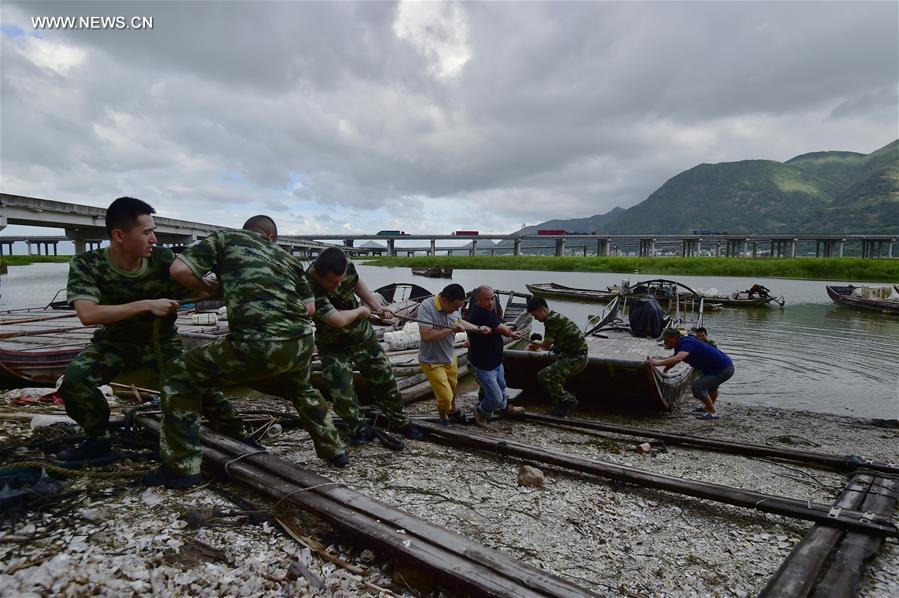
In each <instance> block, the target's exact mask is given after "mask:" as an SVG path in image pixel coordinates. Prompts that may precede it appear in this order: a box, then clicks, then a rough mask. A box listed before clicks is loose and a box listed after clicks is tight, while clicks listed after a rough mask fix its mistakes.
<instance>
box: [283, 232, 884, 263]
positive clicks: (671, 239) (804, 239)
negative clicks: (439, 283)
mask: <svg viewBox="0 0 899 598" xmlns="http://www.w3.org/2000/svg"><path fill="white" fill-rule="evenodd" d="M295 238H297V239H309V240H311V239H317V240H319V241H342V242H343V244H344V246H345V247H353V246H354V245H355V242H356V241H372V240H375V241H381V242H384V243H386V248H385V249H381V250H379V249H377V248H371V247H366V248H360V249H365V250H366V251H368V252H378V253H380V252H386V253H387V255H390V256H393V255H398V254H402V253H405V254H407V255H414V254H416V253H424V254H426V255H437V253H438V252H446V253H447V255H452V254H453V253H458V252H464V253H468V254H469V255H478V254H482V255H483V254H485V253H489V254H491V255H495V254H497V253H506V254H511V255H522V254H523V253H524V251H535V250H538V251H539V250H544V249H546V250H551V251H552V253H553V254H554V255H556V256H562V255H565V254H566V244H576V245H578V246H579V247H580V251H579V253H580V252H582V253H583V255H588V254H589V255H599V256H608V255H621V254H623V253H624V251H625V250H626V249H634V253H636V255H639V256H641V257H650V256H654V255H671V254H676V255H681V256H684V257H692V256H698V255H701V254H702V253H703V249H705V253H706V254H711V255H720V256H729V257H737V256H746V257H759V256H761V255H767V256H770V257H797V248H798V246H799V244H800V243H803V244H811V243H814V244H815V256H816V257H843V254H844V251H845V247H846V245H847V244H855V245H856V246H857V247H858V248H859V255H861V257H865V258H893V257H897V256H895V252H894V246H895V243H896V240H897V238H899V233H897V234H893V235H828V234H801V235H799V234H797V235H785V234H775V235H762V234H755V235H600V234H592V235H586V234H571V233H567V234H564V235H504V234H497V235H490V234H478V235H419V234H416V235H410V234H399V235H362V234H360V235H351V236H350V235H346V234H341V235H302V236H299V237H295ZM448 240H453V241H457V242H458V241H463V242H465V245H464V246H459V245H455V246H450V245H444V246H438V245H437V242H438V241H448ZM482 240H483V241H498V242H502V241H511V245H508V244H507V245H506V246H505V247H496V246H490V247H486V248H485V247H483V246H482V248H481V249H479V248H478V242H479V241H482ZM398 241H399V242H403V243H410V242H415V241H427V242H428V244H427V245H405V246H398V245H397V242H398ZM525 241H540V242H541V244H539V245H535V244H533V243H530V244H526V243H524V242H525Z"/></svg>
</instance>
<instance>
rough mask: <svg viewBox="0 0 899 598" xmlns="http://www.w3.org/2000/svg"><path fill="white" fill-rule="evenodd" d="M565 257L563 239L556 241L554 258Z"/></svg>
mask: <svg viewBox="0 0 899 598" xmlns="http://www.w3.org/2000/svg"><path fill="white" fill-rule="evenodd" d="M563 255H565V239H556V257H562V256H563Z"/></svg>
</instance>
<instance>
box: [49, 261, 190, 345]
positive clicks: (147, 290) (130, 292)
mask: <svg viewBox="0 0 899 598" xmlns="http://www.w3.org/2000/svg"><path fill="white" fill-rule="evenodd" d="M174 260H175V254H174V253H172V250H171V249H166V248H164V247H154V248H153V252H152V253H151V254H150V256H149V257H146V258H144V259H143V260H142V261H141V265H140V267H139V268H138V269H137V270H135V271H133V272H128V271H126V270H122V269H120V268H118V267H117V266H115V265H114V264H113V263H112V262H111V261H110V260H109V249H97V250H94V251H88V252H87V253H81V254H78V255H76V256H75V257H73V258H72V261H71V262H70V263H69V282H68V285H67V286H66V296H67V299H66V300H67V301H68V302H69V304H70V305H72V304H74V302H75V301H78V300H79V299H85V300H87V301H93V302H94V303H96V304H97V305H122V304H125V303H131V302H133V301H140V300H142V299H180V298H183V297H186V296H188V290H187V289H186V288H184V287H182V286H181V285H179V284H178V283H177V282H175V280H174V279H173V278H172V277H171V276H169V266H171V265H172V262H173V261H174ZM155 319H156V318H155V317H154V316H153V315H152V314H149V313H146V314H140V315H136V316H132V317H130V318H128V319H125V320H122V321H120V322H116V323H115V324H107V325H105V326H103V327H102V328H100V330H99V331H98V332H97V335H96V336H97V337H102V338H109V339H113V340H127V341H130V342H135V341H137V342H149V340H150V338H151V335H152V332H153V321H154V320H155ZM160 332H161V333H162V334H165V335H171V334H174V333H175V316H174V315H172V316H170V317H168V318H166V319H165V320H164V321H163V322H162V326H161V328H160Z"/></svg>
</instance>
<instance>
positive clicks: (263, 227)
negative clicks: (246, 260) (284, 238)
mask: <svg viewBox="0 0 899 598" xmlns="http://www.w3.org/2000/svg"><path fill="white" fill-rule="evenodd" d="M243 229H244V230H251V231H255V232H257V233H262V234H265V235H271V234H274V235H277V234H278V225H277V224H275V221H274V220H272V217H271V216H266V215H265V214H258V215H256V216H251V217H250V218H247V221H246V222H244V223H243Z"/></svg>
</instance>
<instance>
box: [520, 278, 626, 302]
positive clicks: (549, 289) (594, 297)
mask: <svg viewBox="0 0 899 598" xmlns="http://www.w3.org/2000/svg"><path fill="white" fill-rule="evenodd" d="M525 286H526V287H527V288H528V290H529V291H530V292H531V293H532V294H533V295H534V296H535V297H544V298H546V299H560V300H562V301H576V302H578V303H606V302H607V301H611V300H612V299H614V298H615V297H617V296H618V289H617V288H615V289H611V288H607V289H606V290H605V291H601V290H597V289H578V288H575V287H566V286H565V285H562V284H557V283H555V282H541V283H535V284H528V285H525Z"/></svg>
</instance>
